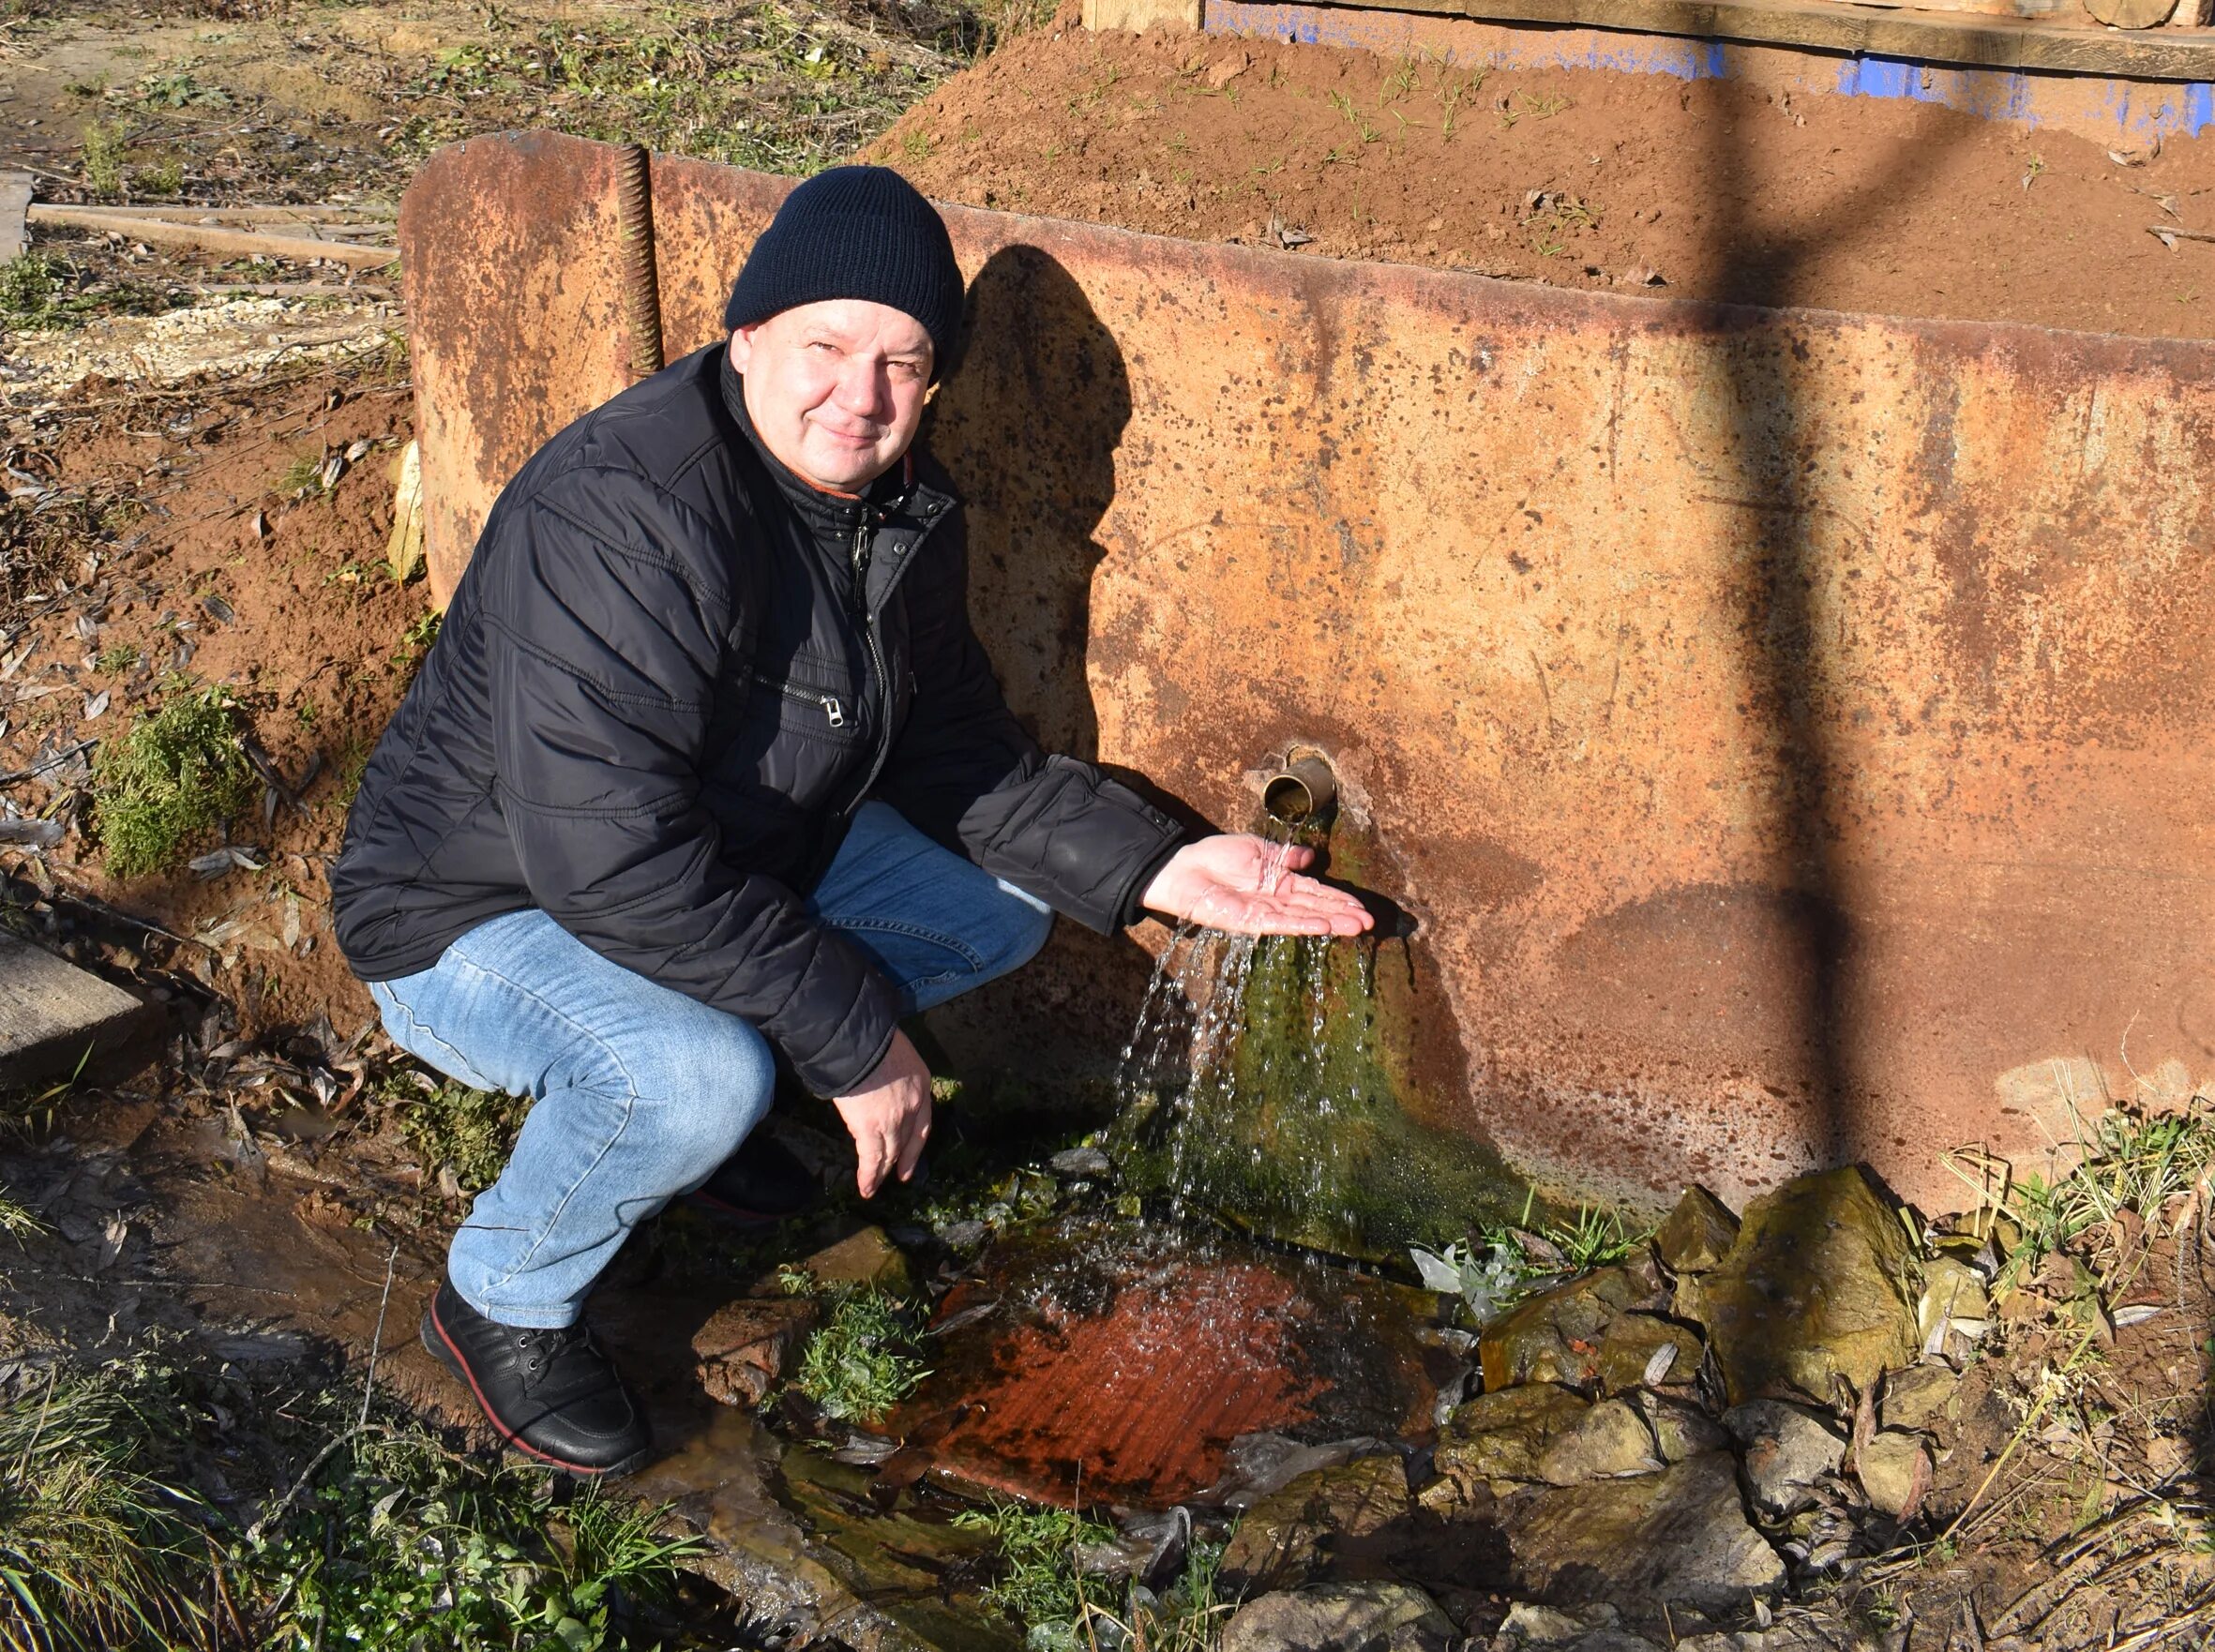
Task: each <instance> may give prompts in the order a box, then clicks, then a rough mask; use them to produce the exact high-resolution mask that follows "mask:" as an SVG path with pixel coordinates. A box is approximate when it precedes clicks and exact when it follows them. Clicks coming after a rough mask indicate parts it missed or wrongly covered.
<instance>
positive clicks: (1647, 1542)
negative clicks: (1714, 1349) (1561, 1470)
mask: <svg viewBox="0 0 2215 1652" xmlns="http://www.w3.org/2000/svg"><path fill="white" fill-rule="evenodd" d="M1498 1518H1499V1529H1500V1531H1501V1532H1502V1533H1503V1534H1504V1536H1505V1538H1506V1539H1507V1543H1508V1546H1509V1553H1510V1559H1509V1570H1510V1578H1509V1589H1508V1592H1509V1593H1512V1594H1515V1595H1519V1596H1522V1597H1524V1598H1526V1599H1535V1600H1538V1601H1541V1602H1544V1603H1545V1604H1548V1605H1577V1604H1582V1603H1585V1602H1589V1601H1591V1600H1595V1599H1599V1600H1606V1601H1609V1602H1611V1603H1613V1604H1614V1605H1616V1606H1618V1607H1620V1608H1621V1609H1622V1610H1623V1612H1624V1613H1625V1614H1626V1615H1628V1616H1629V1617H1631V1618H1632V1619H1633V1620H1635V1621H1636V1622H1638V1623H1640V1624H1651V1625H1653V1626H1654V1627H1657V1628H1658V1627H1660V1626H1661V1625H1662V1624H1663V1622H1664V1621H1665V1619H1664V1614H1663V1608H1664V1606H1665V1605H1666V1606H1668V1607H1671V1608H1682V1607H1687V1606H1688V1607H1691V1608H1692V1609H1693V1610H1694V1611H1696V1612H1700V1613H1704V1614H1723V1613H1729V1612H1738V1611H1742V1610H1744V1609H1745V1607H1746V1606H1747V1604H1748V1603H1749V1601H1751V1600H1752V1599H1754V1598H1755V1596H1766V1595H1768V1594H1770V1592H1772V1591H1773V1590H1775V1589H1776V1588H1777V1587H1778V1586H1779V1585H1780V1584H1782V1583H1783V1582H1784V1578H1785V1566H1784V1562H1783V1561H1782V1560H1780V1559H1779V1558H1778V1557H1777V1554H1776V1551H1775V1550H1773V1549H1771V1548H1770V1546H1769V1544H1768V1543H1766V1542H1765V1541H1763V1540H1762V1538H1761V1534H1760V1533H1758V1532H1756V1531H1755V1529H1754V1528H1753V1527H1752V1526H1751V1525H1749V1524H1746V1513H1745V1506H1744V1504H1743V1503H1742V1502H1741V1501H1740V1496H1739V1481H1738V1468H1737V1465H1736V1464H1734V1463H1733V1462H1732V1461H1731V1458H1730V1454H1729V1453H1728V1452H1727V1451H1710V1452H1706V1453H1704V1454H1702V1455H1700V1456H1697V1457H1690V1458H1687V1459H1686V1460H1685V1461H1684V1462H1682V1463H1680V1464H1675V1465H1673V1466H1672V1467H1669V1468H1667V1469H1665V1470H1663V1471H1662V1472H1661V1473H1660V1474H1649V1475H1641V1476H1639V1477H1638V1478H1636V1479H1600V1480H1592V1481H1590V1482H1589V1483H1588V1484H1585V1485H1581V1486H1560V1487H1557V1486H1544V1487H1533V1488H1530V1489H1528V1490H1525V1491H1520V1492H1517V1493H1515V1494H1514V1495H1513V1496H1512V1497H1509V1498H1507V1499H1506V1500H1505V1501H1504V1502H1502V1503H1501V1505H1500V1508H1499V1516H1498ZM1680 1616H1681V1614H1680Z"/></svg>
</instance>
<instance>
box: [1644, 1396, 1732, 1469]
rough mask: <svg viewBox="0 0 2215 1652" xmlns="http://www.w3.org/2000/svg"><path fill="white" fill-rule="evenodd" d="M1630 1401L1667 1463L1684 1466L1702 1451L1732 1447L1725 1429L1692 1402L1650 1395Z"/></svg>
mask: <svg viewBox="0 0 2215 1652" xmlns="http://www.w3.org/2000/svg"><path fill="white" fill-rule="evenodd" d="M1630 1401H1631V1404H1634V1405H1635V1406H1637V1407H1638V1414H1639V1415H1640V1416H1641V1417H1643V1418H1645V1419H1646V1426H1647V1427H1648V1428H1650V1429H1651V1430H1652V1431H1653V1439H1654V1444H1656V1445H1657V1446H1659V1447H1660V1448H1661V1454H1662V1461H1663V1462H1665V1463H1681V1462H1683V1461H1684V1459H1685V1458H1687V1457H1696V1456H1698V1455H1699V1454H1700V1453H1701V1452H1702V1451H1721V1450H1724V1449H1727V1448H1728V1446H1729V1445H1730V1435H1729V1434H1728V1433H1726V1432H1725V1429H1724V1427H1723V1425H1722V1424H1721V1423H1720V1422H1717V1421H1716V1420H1715V1419H1713V1418H1712V1417H1710V1416H1709V1415H1708V1414H1707V1413H1706V1412H1705V1411H1702V1410H1701V1409H1700V1408H1699V1407H1698V1406H1697V1405H1695V1404H1692V1403H1691V1402H1690V1401H1688V1400H1679V1399H1675V1398H1672V1397H1671V1396H1669V1395H1667V1394H1656V1393H1653V1392H1650V1391H1647V1392H1642V1393H1636V1394H1633V1395H1631V1396H1630Z"/></svg>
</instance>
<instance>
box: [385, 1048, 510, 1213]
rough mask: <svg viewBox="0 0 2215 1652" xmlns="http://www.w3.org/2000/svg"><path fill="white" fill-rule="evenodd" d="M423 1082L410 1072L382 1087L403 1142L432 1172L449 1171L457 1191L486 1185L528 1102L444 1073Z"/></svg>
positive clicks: (507, 1149) (494, 1175)
mask: <svg viewBox="0 0 2215 1652" xmlns="http://www.w3.org/2000/svg"><path fill="white" fill-rule="evenodd" d="M429 1083H431V1081H429V1080H427V1079H426V1080H421V1081H418V1080H417V1079H415V1078H414V1076H413V1075H410V1076H405V1077H401V1078H399V1079H395V1080H393V1081H392V1082H390V1083H388V1084H387V1085H386V1086H385V1089H384V1097H385V1100H386V1101H387V1102H390V1103H392V1104H397V1105H398V1106H399V1109H400V1128H401V1130H402V1131H404V1132H405V1133H406V1134H407V1138H408V1142H409V1145H410V1146H412V1147H414V1149H415V1151H416V1152H418V1153H419V1154H421V1155H422V1157H423V1163H424V1166H425V1168H426V1169H428V1170H429V1172H430V1173H431V1175H432V1176H433V1177H436V1176H437V1175H438V1173H439V1172H440V1171H442V1170H445V1171H450V1172H452V1174H453V1178H454V1182H455V1185H456V1186H457V1187H459V1188H460V1191H461V1192H462V1193H464V1194H475V1193H479V1192H481V1191H483V1190H484V1189H486V1188H488V1187H490V1186H491V1185H492V1183H493V1182H494V1181H496V1180H497V1179H499V1176H500V1169H501V1166H502V1165H504V1164H506V1163H507V1155H508V1153H509V1152H510V1151H511V1150H512V1149H514V1147H515V1138H516V1133H517V1132H518V1131H520V1130H521V1129H522V1127H523V1115H524V1113H525V1112H527V1111H528V1110H529V1108H528V1104H527V1103H525V1102H524V1100H523V1099H522V1098H521V1097H520V1096H510V1095H503V1094H500V1093H498V1092H496V1091H493V1090H484V1089H470V1088H469V1086H467V1085H465V1084H460V1083H458V1082H456V1081H455V1080H453V1079H450V1078H449V1079H445V1080H444V1081H440V1082H437V1083H435V1084H432V1086H431V1088H429V1089H424V1088H422V1086H423V1085H424V1084H429Z"/></svg>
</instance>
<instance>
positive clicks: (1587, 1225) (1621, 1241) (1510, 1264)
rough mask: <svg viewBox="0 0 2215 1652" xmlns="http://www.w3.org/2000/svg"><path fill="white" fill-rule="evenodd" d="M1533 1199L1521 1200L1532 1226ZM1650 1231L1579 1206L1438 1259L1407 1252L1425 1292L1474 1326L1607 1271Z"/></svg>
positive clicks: (1448, 1250)
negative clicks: (1566, 1215) (1547, 1289)
mask: <svg viewBox="0 0 2215 1652" xmlns="http://www.w3.org/2000/svg"><path fill="white" fill-rule="evenodd" d="M1534 1203H1535V1196H1533V1197H1532V1198H1530V1199H1526V1201H1525V1203H1524V1209H1523V1220H1524V1221H1525V1222H1529V1220H1530V1211H1531V1209H1532V1206H1533V1204H1534ZM1650 1233H1651V1230H1650V1229H1647V1228H1640V1227H1637V1226H1635V1225H1634V1224H1631V1223H1629V1222H1627V1221H1625V1220H1624V1218H1623V1214H1622V1212H1621V1211H1620V1210H1617V1209H1607V1208H1605V1207H1598V1206H1580V1207H1578V1209H1577V1212H1576V1214H1575V1217H1573V1218H1570V1219H1568V1220H1566V1221H1560V1222H1554V1223H1549V1224H1546V1225H1545V1226H1544V1227H1543V1228H1540V1229H1537V1230H1531V1229H1529V1228H1525V1227H1520V1226H1511V1225H1495V1226H1489V1227H1484V1228H1481V1229H1479V1230H1478V1231H1477V1232H1476V1233H1475V1234H1473V1235H1472V1236H1471V1239H1470V1241H1469V1243H1466V1244H1464V1243H1460V1242H1456V1243H1454V1244H1450V1245H1447V1246H1446V1247H1445V1248H1444V1249H1442V1250H1439V1251H1428V1250H1424V1248H1423V1247H1422V1246H1420V1245H1416V1246H1410V1247H1409V1252H1408V1254H1409V1258H1410V1259H1411V1260H1412V1261H1413V1262H1414V1264H1415V1271H1416V1272H1417V1274H1418V1275H1419V1276H1421V1278H1422V1281H1423V1284H1424V1287H1425V1288H1426V1289H1429V1290H1434V1291H1437V1292H1439V1294H1440V1295H1443V1296H1458V1297H1459V1298H1460V1299H1462V1301H1463V1303H1464V1305H1465V1306H1467V1308H1468V1309H1469V1314H1470V1316H1471V1317H1472V1318H1473V1319H1475V1320H1476V1321H1477V1322H1478V1323H1479V1324H1483V1323H1484V1322H1485V1321H1486V1320H1489V1319H1492V1318H1494V1317H1496V1316H1497V1315H1499V1314H1502V1313H1504V1312H1505V1311H1506V1310H1508V1309H1509V1308H1512V1307H1514V1304H1515V1303H1516V1302H1517V1301H1519V1300H1520V1299H1523V1298H1524V1297H1526V1296H1529V1294H1530V1293H1531V1292H1533V1291H1534V1290H1538V1289H1540V1288H1542V1287H1544V1286H1545V1285H1548V1284H1554V1283H1555V1282H1557V1281H1559V1280H1560V1279H1563V1278H1565V1277H1569V1276H1571V1275H1575V1274H1579V1273H1590V1272H1591V1271H1592V1270H1593V1269H1599V1268H1610V1267H1613V1266H1614V1265H1615V1264H1616V1263H1618V1262H1620V1261H1622V1260H1624V1259H1625V1258H1626V1257H1628V1256H1629V1255H1630V1254H1631V1253H1632V1252H1634V1251H1635V1250H1636V1249H1637V1248H1638V1246H1639V1245H1641V1244H1643V1243H1645V1241H1646V1240H1647V1239H1648V1238H1649V1237H1650Z"/></svg>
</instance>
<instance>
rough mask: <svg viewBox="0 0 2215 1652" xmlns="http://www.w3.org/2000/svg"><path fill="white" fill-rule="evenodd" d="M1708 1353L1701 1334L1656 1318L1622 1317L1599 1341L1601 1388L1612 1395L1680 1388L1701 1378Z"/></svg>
mask: <svg viewBox="0 0 2215 1652" xmlns="http://www.w3.org/2000/svg"><path fill="white" fill-rule="evenodd" d="M1664 1348H1666V1349H1667V1350H1668V1351H1669V1358H1668V1359H1667V1360H1666V1361H1663V1360H1662V1359H1661V1358H1660V1356H1661V1352H1662V1350H1663V1349H1664ZM1706 1353H1707V1344H1705V1343H1703V1342H1702V1341H1701V1340H1700V1335H1699V1332H1697V1331H1695V1330H1693V1329H1690V1328H1689V1327H1687V1326H1682V1325H1679V1324H1677V1323H1676V1322H1675V1321H1673V1320H1668V1319H1664V1318H1662V1317H1661V1316H1660V1315H1659V1314H1617V1315H1616V1316H1615V1318H1614V1319H1613V1320H1612V1321H1610V1322H1609V1324H1608V1327H1607V1332H1606V1334H1605V1336H1603V1337H1602V1338H1601V1339H1600V1358H1599V1371H1600V1388H1601V1389H1602V1391H1604V1392H1605V1393H1610V1394H1620V1393H1621V1392H1622V1391H1623V1390H1624V1389H1634V1388H1639V1387H1644V1386H1649V1385H1650V1386H1657V1387H1659V1386H1665V1387H1673V1388H1681V1387H1682V1386H1683V1385H1684V1384H1686V1383H1689V1382H1690V1381H1692V1379H1693V1378H1694V1377H1695V1376H1697V1375H1698V1374H1699V1368H1700V1361H1701V1359H1703V1358H1704V1357H1705V1355H1706ZM1649 1372H1651V1373H1652V1375H1651V1376H1649V1375H1648V1373H1649Z"/></svg>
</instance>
